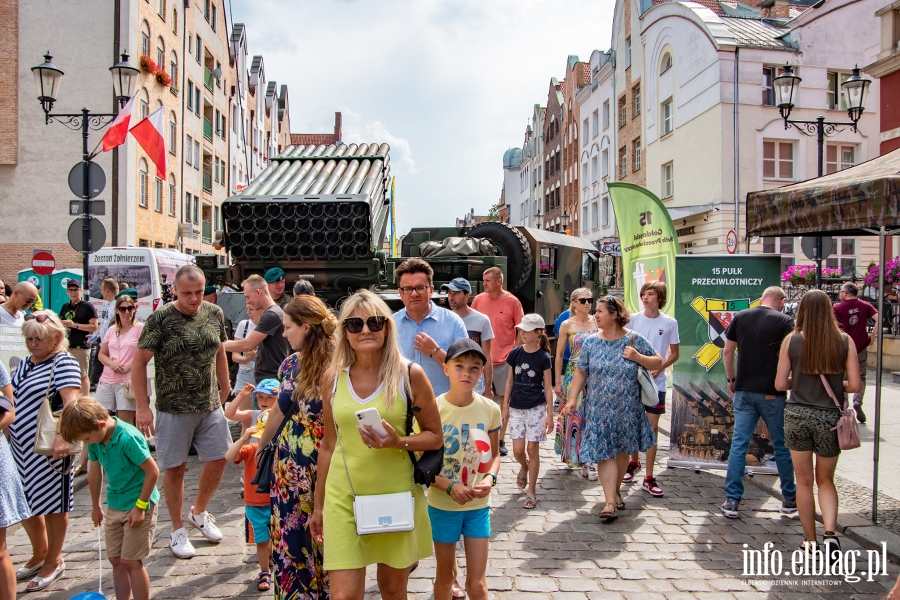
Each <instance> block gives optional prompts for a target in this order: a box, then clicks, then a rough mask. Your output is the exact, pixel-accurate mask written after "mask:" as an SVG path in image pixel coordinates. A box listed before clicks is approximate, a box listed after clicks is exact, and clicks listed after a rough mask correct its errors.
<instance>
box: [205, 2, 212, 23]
mask: <svg viewBox="0 0 900 600" xmlns="http://www.w3.org/2000/svg"><path fill="white" fill-rule="evenodd" d="M211 5H212V3H211V2H210V1H209V0H203V18H204V19H206V20H207V21H209V8H210V6H211Z"/></svg>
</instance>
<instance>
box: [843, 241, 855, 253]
mask: <svg viewBox="0 0 900 600" xmlns="http://www.w3.org/2000/svg"><path fill="white" fill-rule="evenodd" d="M848 254H856V240H855V239H853V238H841V256H847V255H848Z"/></svg>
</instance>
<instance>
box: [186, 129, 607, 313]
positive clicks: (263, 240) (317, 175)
mask: <svg viewBox="0 0 900 600" xmlns="http://www.w3.org/2000/svg"><path fill="white" fill-rule="evenodd" d="M388 151H389V148H388V146H387V144H380V145H379V144H360V145H357V144H350V145H349V146H348V145H344V144H339V145H330V146H327V147H326V146H318V147H314V146H306V147H304V146H297V147H288V148H287V149H285V151H284V152H283V153H282V154H281V156H278V157H274V158H273V159H272V162H271V163H270V165H269V166H268V167H267V168H266V169H265V170H264V171H263V172H262V173H261V174H260V175H259V177H257V178H256V179H255V180H254V181H253V183H252V184H251V185H250V186H249V187H248V188H247V190H246V191H245V192H244V193H243V194H242V195H239V196H232V197H231V198H228V199H227V200H225V201H224V202H223V203H222V214H223V216H224V219H223V220H224V231H222V232H217V234H216V237H217V240H218V241H219V243H221V244H222V245H223V246H224V247H225V248H226V249H227V250H228V251H229V252H230V254H231V258H232V264H231V265H229V266H225V267H222V266H220V265H218V263H217V260H218V259H217V257H215V256H212V255H198V256H197V257H196V260H197V264H198V265H199V266H200V267H201V268H202V269H204V271H205V272H206V273H207V277H208V278H209V280H210V281H211V282H214V283H218V284H219V285H221V286H223V287H225V288H232V289H234V290H236V291H237V290H238V287H237V286H238V284H239V283H240V282H241V281H243V280H244V279H245V278H246V277H248V276H249V275H251V274H253V273H260V274H262V273H264V272H265V271H266V270H267V269H269V268H271V267H273V266H278V267H281V268H282V269H284V271H285V274H286V279H287V281H289V282H293V281H297V280H298V279H306V280H308V281H310V283H312V285H313V287H314V288H315V290H316V294H317V295H318V296H320V297H321V298H322V299H323V300H325V302H327V303H328V304H329V305H331V306H337V304H338V303H339V302H340V301H341V299H342V298H344V297H346V296H347V295H349V294H350V293H352V292H353V291H355V290H357V289H360V288H369V289H372V290H373V291H375V292H376V293H378V294H379V295H381V296H382V297H383V298H384V299H385V300H386V301H387V302H388V304H389V305H391V307H392V308H394V309H399V308H400V307H401V304H400V298H399V295H398V293H397V289H396V288H397V282H396V281H395V280H394V269H395V268H396V266H397V264H399V263H400V262H401V261H402V260H404V259H405V258H408V257H412V256H422V255H423V252H422V250H426V252H424V254H426V256H422V257H423V259H424V260H426V261H428V262H429V264H431V266H432V267H433V268H434V271H435V277H434V284H435V290H436V291H435V300H436V301H437V302H439V303H444V302H445V301H446V297H445V296H444V295H442V294H440V292H439V290H440V286H441V284H443V283H447V282H449V281H450V280H452V279H454V278H456V277H465V278H466V279H468V280H469V281H470V282H471V283H472V291H473V296H474V295H475V294H477V293H479V292H481V291H482V289H483V288H482V283H481V276H482V273H483V272H484V271H485V269H487V268H489V267H493V266H497V267H499V268H501V269H502V270H503V271H504V274H505V277H504V279H505V282H506V285H507V288H508V289H509V290H510V291H511V292H513V293H514V294H516V296H517V297H518V298H519V300H520V301H521V302H522V305H523V308H524V310H525V312H526V313H529V312H536V313H538V314H540V315H542V316H543V317H544V319H545V321H547V322H548V323H551V322H553V321H554V320H555V319H556V318H557V317H558V316H559V314H560V313H561V312H562V311H564V310H566V308H567V304H568V298H569V294H570V293H571V291H572V290H574V289H575V288H578V287H588V288H591V289H594V288H595V287H596V283H595V282H597V264H598V260H597V250H596V248H595V247H594V246H593V245H591V244H590V243H588V242H586V241H584V240H582V239H581V238H578V237H573V236H566V235H562V234H558V233H551V232H547V231H543V230H539V229H532V228H528V227H512V226H510V225H508V224H505V223H499V222H487V223H481V224H479V225H476V226H475V227H472V228H468V229H466V228H457V227H448V228H416V229H412V230H411V231H410V232H409V233H408V234H407V235H406V236H405V237H404V238H403V243H402V246H401V251H400V256H399V257H389V256H387V255H386V253H384V252H383V251H381V250H380V247H381V241H382V240H383V239H384V237H385V231H386V227H387V223H388V220H389V212H390V200H389V188H390V157H389V155H388ZM463 237H465V238H475V240H477V241H475V242H473V243H470V244H462V245H463V246H471V247H476V248H477V249H478V252H476V253H475V254H472V253H468V252H467V253H465V255H461V254H460V253H456V252H438V255H437V256H434V255H428V254H429V252H428V251H427V248H426V246H428V245H429V244H430V245H431V246H434V245H435V244H434V243H435V242H441V243H443V242H444V241H445V240H446V239H447V238H463ZM480 240H488V241H487V242H482V241H480ZM448 254H449V255H448ZM287 291H288V292H289V291H290V290H289V289H288V290H287ZM230 296H231V297H230ZM219 305H220V306H222V308H223V309H224V310H225V312H226V316H228V318H229V319H231V320H232V321H233V322H238V321H239V320H240V319H242V318H245V317H244V315H245V310H244V305H243V297H242V296H240V295H238V294H233V295H231V294H219Z"/></svg>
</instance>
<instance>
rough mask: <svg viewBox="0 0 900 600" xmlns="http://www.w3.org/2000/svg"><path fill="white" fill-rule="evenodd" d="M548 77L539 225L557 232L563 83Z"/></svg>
mask: <svg viewBox="0 0 900 600" xmlns="http://www.w3.org/2000/svg"><path fill="white" fill-rule="evenodd" d="M564 83H565V81H563V82H562V83H560V82H559V81H557V80H556V78H555V77H553V78H551V79H550V89H549V91H548V92H547V112H546V115H545V118H544V218H543V228H544V229H549V230H551V231H561V229H562V228H561V225H560V221H561V219H560V217H561V216H562V213H563V210H562V193H563V192H562V139H563V129H562V126H563V124H562V117H563V110H562V109H563V106H564V105H565V100H564V98H563V84H564Z"/></svg>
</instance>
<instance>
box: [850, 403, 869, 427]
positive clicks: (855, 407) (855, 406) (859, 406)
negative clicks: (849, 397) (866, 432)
mask: <svg viewBox="0 0 900 600" xmlns="http://www.w3.org/2000/svg"><path fill="white" fill-rule="evenodd" d="M853 410H855V411H856V420H857V421H859V422H860V423H862V424H863V425H865V424H866V413H864V412H863V409H862V404H857V403H856V402H854V403H853Z"/></svg>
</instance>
